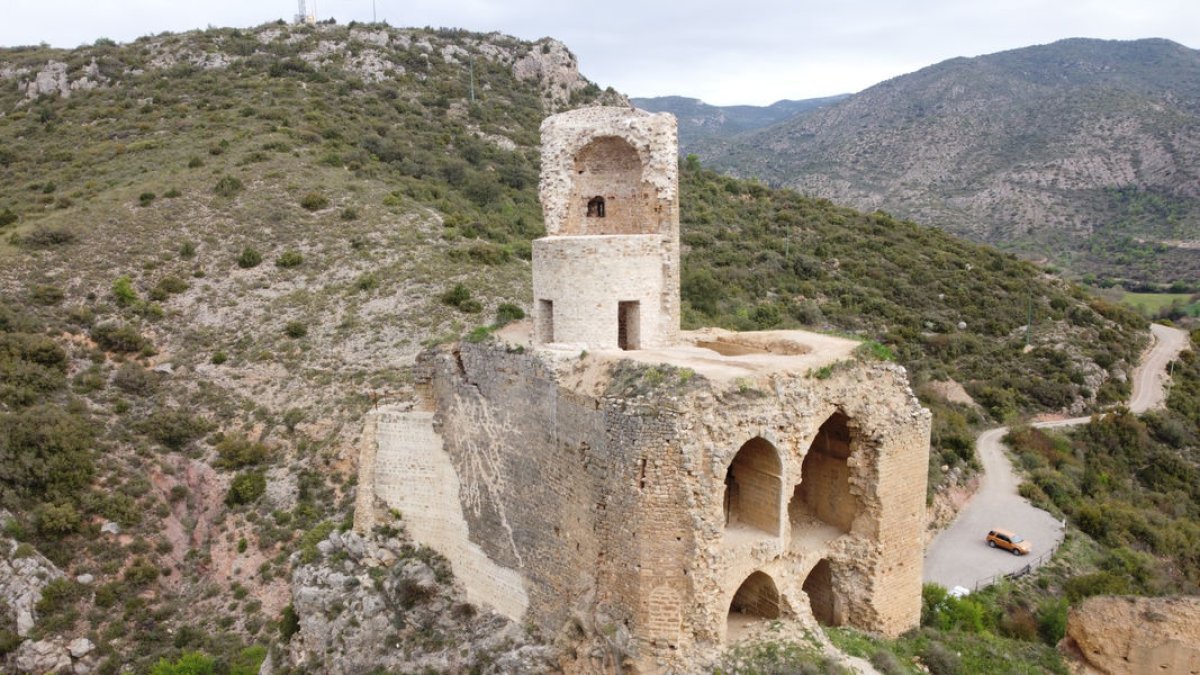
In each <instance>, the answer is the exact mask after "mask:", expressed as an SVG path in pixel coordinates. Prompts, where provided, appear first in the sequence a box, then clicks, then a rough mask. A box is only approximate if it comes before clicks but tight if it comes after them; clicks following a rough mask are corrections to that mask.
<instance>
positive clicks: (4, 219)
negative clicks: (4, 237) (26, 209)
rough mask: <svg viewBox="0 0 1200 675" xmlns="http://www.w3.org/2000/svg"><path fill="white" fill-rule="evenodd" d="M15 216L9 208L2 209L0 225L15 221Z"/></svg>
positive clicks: (10, 223) (3, 225)
mask: <svg viewBox="0 0 1200 675" xmlns="http://www.w3.org/2000/svg"><path fill="white" fill-rule="evenodd" d="M17 218H18V216H17V214H15V213H13V212H12V210H11V209H4V210H3V211H0V227H7V226H9V225H12V224H13V223H15V222H17Z"/></svg>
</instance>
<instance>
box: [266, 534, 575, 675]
mask: <svg viewBox="0 0 1200 675" xmlns="http://www.w3.org/2000/svg"><path fill="white" fill-rule="evenodd" d="M317 552H318V557H317V559H316V560H314V561H313V562H312V563H311V564H307V565H300V566H298V567H297V568H296V571H295V573H294V574H293V576H292V605H293V607H294V609H295V612H296V615H297V617H298V618H299V630H298V631H297V632H296V633H295V634H294V635H293V636H292V638H291V641H290V643H289V644H288V653H287V660H288V662H289V664H290V665H292V666H297V667H306V668H308V669H310V670H311V671H313V672H322V673H330V674H333V675H337V674H341V673H363V672H368V671H372V672H373V671H384V670H386V671H387V672H389V673H392V672H394V673H418V672H444V673H461V672H484V673H496V672H503V673H509V672H513V673H517V672H519V673H540V672H550V671H553V670H556V668H555V664H556V663H557V661H556V659H554V658H553V655H554V652H553V650H551V649H550V648H548V647H544V646H541V645H537V644H533V643H532V642H531V641H530V639H529V638H527V637H526V635H525V631H524V629H523V628H522V627H521V626H520V625H518V624H516V623H514V622H511V621H508V620H507V619H505V618H503V617H502V616H500V615H498V614H496V613H494V612H490V611H486V610H478V609H476V608H475V607H473V606H472V605H469V604H467V603H466V602H465V598H464V596H463V594H462V591H461V589H460V588H458V587H457V586H455V585H454V584H453V582H452V579H451V577H450V575H449V566H448V565H447V563H446V561H445V560H444V559H442V558H441V557H440V556H438V555H437V554H435V553H433V552H432V551H431V550H430V549H427V548H423V547H420V548H418V547H414V546H413V545H412V544H411V543H410V542H409V540H408V537H407V535H405V534H404V533H403V532H398V531H395V530H390V531H388V532H386V533H385V534H383V535H380V536H363V535H360V534H357V533H354V532H347V533H340V532H333V533H331V534H330V535H329V537H328V538H326V539H325V540H324V541H321V542H320V543H319V544H318V545H317Z"/></svg>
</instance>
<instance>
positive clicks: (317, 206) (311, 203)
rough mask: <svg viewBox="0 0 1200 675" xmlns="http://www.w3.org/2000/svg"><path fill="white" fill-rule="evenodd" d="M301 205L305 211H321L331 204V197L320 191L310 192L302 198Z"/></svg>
mask: <svg viewBox="0 0 1200 675" xmlns="http://www.w3.org/2000/svg"><path fill="white" fill-rule="evenodd" d="M300 206H301V207H303V208H304V210H305V211H320V210H321V209H323V208H325V207H327V206H329V199H327V198H326V197H325V196H324V195H322V194H321V193H319V192H309V193H308V194H306V195H304V196H303V197H301V198H300Z"/></svg>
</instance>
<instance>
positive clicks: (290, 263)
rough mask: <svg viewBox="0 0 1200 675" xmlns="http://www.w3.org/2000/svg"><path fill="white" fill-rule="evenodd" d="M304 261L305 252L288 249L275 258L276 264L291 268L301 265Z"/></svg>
mask: <svg viewBox="0 0 1200 675" xmlns="http://www.w3.org/2000/svg"><path fill="white" fill-rule="evenodd" d="M303 262H304V254H303V253H301V252H300V251H295V250H287V251H284V252H283V253H281V254H280V255H279V257H278V258H276V259H275V266H276V267H282V268H284V269H290V268H292V267H299V266H300V265H301V264H302V263H303Z"/></svg>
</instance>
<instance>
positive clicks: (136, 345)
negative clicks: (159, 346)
mask: <svg viewBox="0 0 1200 675" xmlns="http://www.w3.org/2000/svg"><path fill="white" fill-rule="evenodd" d="M91 336H92V339H93V340H95V341H96V344H98V345H100V347H101V348H102V349H105V350H107V351H110V352H123V353H127V354H129V353H133V352H144V351H147V350H149V349H150V347H151V345H150V341H149V340H147V339H146V338H144V337H142V334H141V333H139V332H138V331H137V329H136V328H134V327H133V326H129V325H125V324H122V325H118V324H115V323H102V324H100V325H98V326H96V327H95V328H93V329H92V331H91Z"/></svg>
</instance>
